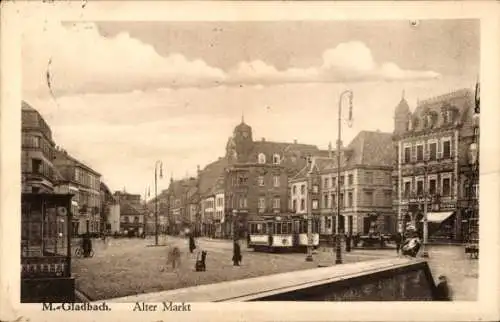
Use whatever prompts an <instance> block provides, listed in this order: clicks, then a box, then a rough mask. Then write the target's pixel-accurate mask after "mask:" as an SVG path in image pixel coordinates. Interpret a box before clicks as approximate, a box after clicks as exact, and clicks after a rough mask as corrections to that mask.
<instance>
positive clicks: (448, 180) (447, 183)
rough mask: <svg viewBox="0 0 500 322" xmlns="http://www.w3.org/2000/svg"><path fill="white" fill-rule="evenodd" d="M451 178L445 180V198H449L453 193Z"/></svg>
mask: <svg viewBox="0 0 500 322" xmlns="http://www.w3.org/2000/svg"><path fill="white" fill-rule="evenodd" d="M450 182H451V180H450V178H443V187H442V189H443V196H445V197H448V196H450V192H451V187H450Z"/></svg>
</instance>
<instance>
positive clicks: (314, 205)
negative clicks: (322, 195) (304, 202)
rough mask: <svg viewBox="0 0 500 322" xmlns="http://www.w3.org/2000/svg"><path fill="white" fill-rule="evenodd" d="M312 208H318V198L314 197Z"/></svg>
mask: <svg viewBox="0 0 500 322" xmlns="http://www.w3.org/2000/svg"><path fill="white" fill-rule="evenodd" d="M312 209H318V200H317V199H313V201H312Z"/></svg>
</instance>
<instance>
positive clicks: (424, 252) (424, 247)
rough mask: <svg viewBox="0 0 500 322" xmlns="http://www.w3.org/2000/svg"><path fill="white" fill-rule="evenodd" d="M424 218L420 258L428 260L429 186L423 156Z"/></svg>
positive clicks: (425, 162) (425, 160)
mask: <svg viewBox="0 0 500 322" xmlns="http://www.w3.org/2000/svg"><path fill="white" fill-rule="evenodd" d="M423 194H424V209H423V210H424V218H423V226H424V227H423V228H424V229H423V230H424V231H423V233H424V242H423V244H422V257H423V258H428V257H429V252H428V251H427V243H428V242H429V241H428V239H429V221H428V220H427V197H428V196H429V185H428V184H427V158H426V157H425V156H424V191H423Z"/></svg>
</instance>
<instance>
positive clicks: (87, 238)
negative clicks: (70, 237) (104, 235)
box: [82, 233, 92, 257]
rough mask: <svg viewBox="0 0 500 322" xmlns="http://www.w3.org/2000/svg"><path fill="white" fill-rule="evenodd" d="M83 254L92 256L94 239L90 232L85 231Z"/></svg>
mask: <svg viewBox="0 0 500 322" xmlns="http://www.w3.org/2000/svg"><path fill="white" fill-rule="evenodd" d="M82 244H83V245H82V246H83V247H82V248H83V256H84V257H90V253H91V252H92V240H91V239H90V234H89V233H85V234H84V235H83V243H82Z"/></svg>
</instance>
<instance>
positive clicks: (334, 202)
mask: <svg viewBox="0 0 500 322" xmlns="http://www.w3.org/2000/svg"><path fill="white" fill-rule="evenodd" d="M331 200H332V203H331V205H332V208H334V207H336V205H337V196H336V195H335V194H332V197H331Z"/></svg>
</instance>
